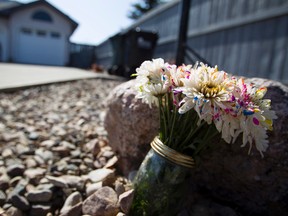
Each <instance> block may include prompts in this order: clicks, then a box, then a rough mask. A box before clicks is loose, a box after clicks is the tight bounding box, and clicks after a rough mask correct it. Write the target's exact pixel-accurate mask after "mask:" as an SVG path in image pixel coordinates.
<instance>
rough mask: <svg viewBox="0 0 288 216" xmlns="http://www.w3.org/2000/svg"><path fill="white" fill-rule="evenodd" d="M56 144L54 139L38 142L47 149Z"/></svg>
mask: <svg viewBox="0 0 288 216" xmlns="http://www.w3.org/2000/svg"><path fill="white" fill-rule="evenodd" d="M55 144H56V142H55V141H54V140H45V141H43V142H41V143H40V146H43V147H46V148H47V149H50V148H51V147H53V146H54V145H55Z"/></svg>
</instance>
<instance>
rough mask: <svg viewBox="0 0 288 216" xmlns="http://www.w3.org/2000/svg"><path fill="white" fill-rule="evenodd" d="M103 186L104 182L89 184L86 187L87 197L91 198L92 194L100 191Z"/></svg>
mask: <svg viewBox="0 0 288 216" xmlns="http://www.w3.org/2000/svg"><path fill="white" fill-rule="evenodd" d="M102 185H103V183H102V182H97V183H92V184H88V185H87V186H86V194H87V196H90V195H91V194H93V193H95V192H96V191H97V190H98V189H100V188H101V187H102Z"/></svg>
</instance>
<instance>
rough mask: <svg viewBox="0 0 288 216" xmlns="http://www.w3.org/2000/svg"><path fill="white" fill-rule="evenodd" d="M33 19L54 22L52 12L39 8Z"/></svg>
mask: <svg viewBox="0 0 288 216" xmlns="http://www.w3.org/2000/svg"><path fill="white" fill-rule="evenodd" d="M32 19H34V20H40V21H43V22H53V20H52V17H51V16H50V14H48V13H47V12H46V11H43V10H39V11H36V12H35V13H33V15H32Z"/></svg>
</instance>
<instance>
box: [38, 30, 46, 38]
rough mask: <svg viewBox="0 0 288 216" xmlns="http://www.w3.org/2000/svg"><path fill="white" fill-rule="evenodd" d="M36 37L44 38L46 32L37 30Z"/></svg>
mask: <svg viewBox="0 0 288 216" xmlns="http://www.w3.org/2000/svg"><path fill="white" fill-rule="evenodd" d="M37 35H38V36H40V37H45V36H46V31H44V30H38V31H37Z"/></svg>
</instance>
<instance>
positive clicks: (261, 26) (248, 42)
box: [100, 0, 288, 83]
mask: <svg viewBox="0 0 288 216" xmlns="http://www.w3.org/2000/svg"><path fill="white" fill-rule="evenodd" d="M180 3H181V1H179V0H176V1H172V2H170V3H168V4H167V5H164V6H163V7H161V8H156V9H155V10H154V11H152V12H151V13H149V14H147V15H146V16H144V17H143V18H141V19H140V20H138V21H137V22H135V23H134V24H133V25H131V26H130V27H129V28H128V29H127V30H129V29H132V28H136V27H140V28H142V29H144V30H150V31H155V30H156V31H157V32H158V34H159V36H160V38H159V41H158V44H157V47H156V50H155V54H154V57H155V58H156V57H162V58H164V59H165V60H166V61H169V62H174V61H175V57H176V44H177V37H178V31H179V23H180ZM108 44H109V43H108V41H105V42H103V43H102V44H100V46H101V47H102V48H101V49H103V50H104V49H105V48H103V47H106V48H107V49H109V46H108ZM188 45H189V47H191V48H192V49H193V50H195V51H196V52H197V53H198V54H200V55H201V56H202V57H203V58H204V59H206V60H207V61H208V62H209V63H211V65H215V64H217V65H218V66H219V68H220V69H223V70H226V71H227V72H231V73H233V74H238V75H243V76H248V77H254V76H258V77H263V78H270V79H274V80H279V81H282V82H284V83H288V73H285V72H286V71H287V70H288V1H287V0H252V1H251V0H191V5H190V17H189V30H188ZM109 52H110V53H111V52H112V50H111V49H110V51H109ZM186 56H187V57H188V55H186ZM192 57H193V56H192ZM100 58H101V57H100ZM196 60H198V59H197V58H195V57H194V58H193V59H189V58H186V59H185V63H192V62H193V61H196ZM106 61H107V58H106Z"/></svg>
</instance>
